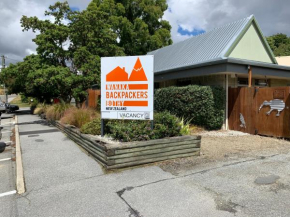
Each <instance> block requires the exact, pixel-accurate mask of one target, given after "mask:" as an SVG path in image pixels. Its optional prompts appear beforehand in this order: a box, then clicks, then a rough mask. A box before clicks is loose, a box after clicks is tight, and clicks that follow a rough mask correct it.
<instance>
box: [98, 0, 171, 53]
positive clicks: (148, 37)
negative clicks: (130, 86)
mask: <svg viewBox="0 0 290 217" xmlns="http://www.w3.org/2000/svg"><path fill="white" fill-rule="evenodd" d="M93 1H94V2H95V3H96V4H97V5H99V7H100V9H101V10H102V11H104V12H106V13H108V14H109V15H110V19H109V21H110V23H111V24H112V26H113V29H114V31H115V32H116V33H117V35H118V45H119V46H120V47H122V48H123V49H124V52H125V54H126V55H144V54H146V53H147V52H149V51H152V50H155V49H158V48H161V47H164V46H167V45H170V44H172V40H171V35H170V29H171V26H170V24H169V22H168V21H165V20H162V17H163V14H164V11H165V10H166V9H167V4H166V0H102V1H101V0H93Z"/></svg>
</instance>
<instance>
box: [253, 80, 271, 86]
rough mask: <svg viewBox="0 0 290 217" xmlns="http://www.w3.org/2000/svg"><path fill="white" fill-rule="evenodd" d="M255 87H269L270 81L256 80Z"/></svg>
mask: <svg viewBox="0 0 290 217" xmlns="http://www.w3.org/2000/svg"><path fill="white" fill-rule="evenodd" d="M255 86H258V87H267V86H268V81H267V80H266V79H255Z"/></svg>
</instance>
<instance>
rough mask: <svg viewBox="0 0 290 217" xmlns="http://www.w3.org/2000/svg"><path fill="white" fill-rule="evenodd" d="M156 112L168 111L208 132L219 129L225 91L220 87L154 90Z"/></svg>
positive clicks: (221, 121) (191, 86) (222, 116)
mask: <svg viewBox="0 0 290 217" xmlns="http://www.w3.org/2000/svg"><path fill="white" fill-rule="evenodd" d="M154 107H155V110H156V111H159V112H160V111H169V112H170V113H172V114H175V115H176V116H178V117H183V118H185V119H187V120H190V121H191V123H192V124H195V125H198V126H202V127H205V128H206V129H209V130H217V129H220V128H221V127H222V125H223V121H224V112H225V90H224V89H223V88H222V87H210V86H198V85H189V86H186V87H168V88H161V89H158V90H156V92H155V95H154Z"/></svg>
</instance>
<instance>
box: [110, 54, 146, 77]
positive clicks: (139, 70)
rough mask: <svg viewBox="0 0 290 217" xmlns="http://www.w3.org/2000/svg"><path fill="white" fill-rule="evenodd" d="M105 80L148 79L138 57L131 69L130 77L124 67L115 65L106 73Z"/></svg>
mask: <svg viewBox="0 0 290 217" xmlns="http://www.w3.org/2000/svg"><path fill="white" fill-rule="evenodd" d="M106 81H107V82H128V81H148V80H147V77H146V74H145V71H144V69H143V66H142V63H141V61H140V59H139V58H138V59H137V61H136V63H135V66H134V68H133V70H132V73H131V75H130V78H128V73H127V72H126V70H125V68H121V67H120V66H117V67H116V68H115V69H113V70H112V71H111V72H109V73H108V74H107V75H106Z"/></svg>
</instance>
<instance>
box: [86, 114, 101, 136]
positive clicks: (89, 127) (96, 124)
mask: <svg viewBox="0 0 290 217" xmlns="http://www.w3.org/2000/svg"><path fill="white" fill-rule="evenodd" d="M81 133H84V134H92V135H100V134H101V119H100V118H95V119H93V120H92V121H91V122H89V123H86V124H84V125H83V126H82V127H81Z"/></svg>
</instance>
